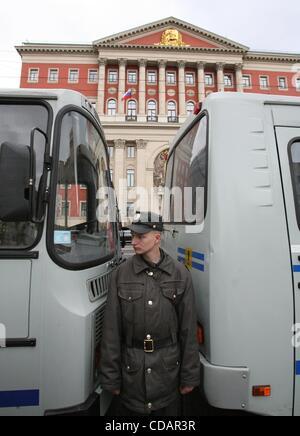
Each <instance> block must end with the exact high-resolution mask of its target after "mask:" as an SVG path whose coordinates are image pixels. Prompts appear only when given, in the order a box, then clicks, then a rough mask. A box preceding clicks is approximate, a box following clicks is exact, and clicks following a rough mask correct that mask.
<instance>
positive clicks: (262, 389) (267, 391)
mask: <svg viewBox="0 0 300 436" xmlns="http://www.w3.org/2000/svg"><path fill="white" fill-rule="evenodd" d="M271 393H272V389H271V386H253V388H252V395H253V397H270V396H271Z"/></svg>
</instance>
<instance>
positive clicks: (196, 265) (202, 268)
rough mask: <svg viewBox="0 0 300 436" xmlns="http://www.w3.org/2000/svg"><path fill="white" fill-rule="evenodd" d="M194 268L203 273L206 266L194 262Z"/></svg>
mask: <svg viewBox="0 0 300 436" xmlns="http://www.w3.org/2000/svg"><path fill="white" fill-rule="evenodd" d="M192 267H193V268H194V269H197V270H198V271H202V272H203V271H204V265H202V264H201V263H196V262H193V263H192Z"/></svg>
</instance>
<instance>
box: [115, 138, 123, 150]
mask: <svg viewBox="0 0 300 436" xmlns="http://www.w3.org/2000/svg"><path fill="white" fill-rule="evenodd" d="M114 143H115V148H116V149H119V150H124V148H125V145H126V141H125V140H124V139H116V140H115V141H114Z"/></svg>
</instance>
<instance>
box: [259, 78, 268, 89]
mask: <svg viewBox="0 0 300 436" xmlns="http://www.w3.org/2000/svg"><path fill="white" fill-rule="evenodd" d="M259 86H260V88H261V89H269V77H268V76H260V78H259Z"/></svg>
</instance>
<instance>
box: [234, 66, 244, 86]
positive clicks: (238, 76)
mask: <svg viewBox="0 0 300 436" xmlns="http://www.w3.org/2000/svg"><path fill="white" fill-rule="evenodd" d="M235 80H236V90H237V92H244V87H243V65H242V64H236V66H235Z"/></svg>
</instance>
